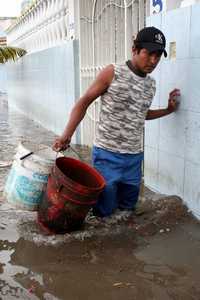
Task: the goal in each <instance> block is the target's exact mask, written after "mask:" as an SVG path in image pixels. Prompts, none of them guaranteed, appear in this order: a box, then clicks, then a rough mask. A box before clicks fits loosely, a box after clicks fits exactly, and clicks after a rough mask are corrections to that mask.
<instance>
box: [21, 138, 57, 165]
mask: <svg viewBox="0 0 200 300" xmlns="http://www.w3.org/2000/svg"><path fill="white" fill-rule="evenodd" d="M26 143H27V144H28V143H30V145H31V141H29V140H21V141H20V142H19V143H18V147H17V148H18V149H19V148H20V147H21V148H22V149H24V151H27V154H28V153H30V152H31V151H32V149H29V148H27V147H26ZM40 145H41V146H42V147H44V149H51V147H49V146H47V145H45V144H40ZM41 150H42V149H38V151H41ZM52 153H53V152H52ZM17 154H18V152H17ZM31 157H32V158H33V159H35V160H36V161H40V162H43V163H46V164H50V165H53V164H54V161H55V159H56V155H55V157H54V158H45V157H42V156H40V155H39V154H37V152H36V151H35V152H34V151H33V154H32V155H31Z"/></svg>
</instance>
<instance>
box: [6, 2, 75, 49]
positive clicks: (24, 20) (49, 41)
mask: <svg viewBox="0 0 200 300" xmlns="http://www.w3.org/2000/svg"><path fill="white" fill-rule="evenodd" d="M73 4H74V1H73V0H36V1H35V2H34V4H33V5H32V6H31V7H30V8H28V9H27V10H26V11H25V12H24V13H23V14H22V15H21V16H20V17H19V18H18V19H17V20H16V22H15V23H14V24H12V25H11V26H10V27H9V28H8V29H7V39H8V44H10V45H13V46H17V47H21V48H24V49H26V50H27V51H28V53H31V52H36V51H39V50H42V49H46V48H50V47H52V46H56V45H59V44H61V43H63V41H64V40H68V39H73V38H74V35H75V33H74V24H73V23H74V5H73Z"/></svg>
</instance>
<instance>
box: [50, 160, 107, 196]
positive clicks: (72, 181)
mask: <svg viewBox="0 0 200 300" xmlns="http://www.w3.org/2000/svg"><path fill="white" fill-rule="evenodd" d="M61 159H62V160H63V159H65V160H68V161H72V162H73V161H74V162H76V163H79V164H80V165H82V166H83V165H84V166H85V167H86V168H87V169H88V170H90V171H92V173H93V174H94V175H95V177H96V178H98V179H99V180H100V181H101V184H100V185H99V187H90V186H85V185H83V184H81V183H78V182H76V181H74V180H73V179H71V178H70V177H68V176H67V175H66V174H64V173H63V172H62V171H61V170H60V168H59V167H58V166H57V162H58V161H59V160H61ZM55 167H56V170H57V171H58V172H59V173H60V174H61V175H62V176H65V177H67V179H68V181H69V182H71V183H72V184H74V183H75V184H76V186H77V187H79V188H80V189H85V190H90V191H100V190H102V189H103V188H104V187H105V185H106V181H105V179H104V177H103V176H102V175H101V174H100V173H99V172H98V171H97V170H96V169H95V168H93V167H91V166H90V165H89V164H87V163H85V162H82V161H80V160H78V159H75V158H72V157H58V158H56V160H55ZM63 185H64V184H63Z"/></svg>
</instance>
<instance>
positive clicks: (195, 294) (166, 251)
mask: <svg viewBox="0 0 200 300" xmlns="http://www.w3.org/2000/svg"><path fill="white" fill-rule="evenodd" d="M24 139H29V140H34V141H37V142H38V143H43V144H46V145H51V144H52V141H53V139H54V134H53V133H51V132H48V131H47V130H45V129H44V128H42V127H41V126H40V125H38V124H36V123H34V122H33V121H32V120H29V119H27V118H26V117H25V116H24V115H22V114H20V113H18V112H17V111H15V110H12V109H9V108H8V105H7V101H6V99H4V97H1V98H0V299H3V300H4V299H6V300H11V299H48V300H51V299H52V300H55V299H64V300H94V299H95V300H100V299H104V300H112V299H113V300H121V299H126V300H152V299H155V300H165V299H166V300H168V299H172V300H179V299H180V300H190V299H191V300H192V299H197V300H199V299H200V285H199V278H200V259H199V253H200V224H199V222H198V221H197V220H195V219H194V218H193V217H192V216H191V215H190V214H189V213H188V211H187V208H186V207H185V206H184V205H183V204H182V201H181V199H179V198H178V197H176V196H171V197H169V196H168V197H166V196H165V195H158V194H155V193H153V192H151V191H149V190H148V189H147V188H145V187H143V189H142V190H141V197H140V207H141V208H142V212H143V213H142V214H141V215H140V214H138V215H135V214H133V215H131V216H130V217H129V218H119V216H118V217H117V216H113V217H112V218H108V219H106V220H103V221H101V222H96V223H94V222H92V221H91V222H90V221H87V222H85V224H84V226H83V228H82V230H80V231H78V232H74V233H72V234H65V235H57V236H56V235H47V234H46V233H45V232H43V231H42V229H41V228H40V227H39V225H38V224H37V222H36V218H37V212H28V211H22V210H16V209H14V208H12V207H11V206H10V205H9V204H8V203H7V202H6V199H4V197H3V194H2V191H3V188H4V184H5V182H6V176H7V174H8V172H9V169H10V167H11V163H12V159H13V156H14V154H15V152H16V147H17V144H18V143H19V141H21V140H24ZM74 147H75V149H76V150H77V151H78V152H79V153H80V155H81V157H83V158H84V160H85V161H87V162H89V161H90V151H89V149H88V148H87V147H79V146H74ZM67 155H70V156H74V153H70V152H68V153H67Z"/></svg>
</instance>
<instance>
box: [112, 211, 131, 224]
mask: <svg viewBox="0 0 200 300" xmlns="http://www.w3.org/2000/svg"><path fill="white" fill-rule="evenodd" d="M132 213H133V210H130V209H123V210H122V209H117V210H116V212H115V213H114V218H115V219H116V220H117V221H121V220H122V221H126V220H128V218H129V217H130V216H131V215H132Z"/></svg>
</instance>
